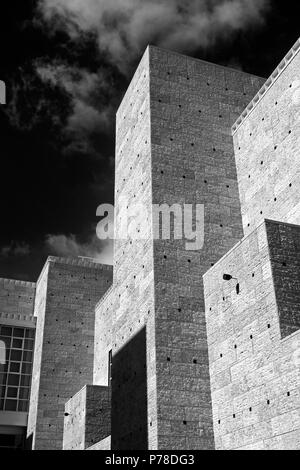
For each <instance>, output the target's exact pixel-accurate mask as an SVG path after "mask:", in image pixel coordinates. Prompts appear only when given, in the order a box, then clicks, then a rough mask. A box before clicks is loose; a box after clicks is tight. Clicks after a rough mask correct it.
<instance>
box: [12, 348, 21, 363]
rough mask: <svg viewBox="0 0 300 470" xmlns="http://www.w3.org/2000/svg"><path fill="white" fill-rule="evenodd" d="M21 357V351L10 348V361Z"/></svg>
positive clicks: (19, 359) (18, 359)
mask: <svg viewBox="0 0 300 470" xmlns="http://www.w3.org/2000/svg"><path fill="white" fill-rule="evenodd" d="M21 359H22V351H21V350H19V349H12V350H11V351H10V360H11V361H21Z"/></svg>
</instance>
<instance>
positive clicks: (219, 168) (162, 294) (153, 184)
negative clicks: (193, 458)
mask: <svg viewBox="0 0 300 470" xmlns="http://www.w3.org/2000/svg"><path fill="white" fill-rule="evenodd" d="M263 82H264V80H262V79H259V78H257V77H253V76H251V75H247V74H243V73H242V72H240V71H234V70H230V69H225V68H224V67H219V66H215V65H213V64H208V63H206V62H203V61H199V60H195V59H192V58H189V57H186V56H182V55H179V54H176V53H171V52H168V51H164V50H162V49H157V48H154V47H150V48H148V49H147V51H146V52H145V54H144V57H143V59H142V61H141V63H140V65H139V67H138V69H137V71H136V73H135V75H134V78H133V80H132V82H131V84H130V86H129V89H128V90H127V93H126V94H125V97H124V99H123V101H122V104H121V106H120V108H119V110H118V113H117V139H116V184H115V206H116V228H115V231H116V233H115V234H116V238H117V240H116V241H115V253H114V287H113V290H112V291H111V292H110V293H109V294H108V296H107V298H106V299H104V300H103V302H100V303H99V306H98V308H97V315H96V342H97V351H98V353H97V354H95V362H97V364H95V367H94V371H95V372H94V376H95V377H96V380H97V383H100V384H102V385H105V384H106V383H107V382H105V380H106V377H107V367H108V353H109V350H110V348H111V349H112V353H113V365H112V437H111V442H112V448H113V449H143V448H149V449H172V448H174V449H196V448H212V447H213V436H212V418H211V404H210V388H209V369H208V357H207V342H206V330H205V315H204V300H203V284H202V274H203V273H204V272H205V271H206V270H207V268H208V267H209V266H211V264H212V263H214V262H216V261H217V260H218V259H219V258H220V257H221V256H222V255H223V254H224V253H226V251H227V250H228V249H229V248H231V247H232V246H233V245H234V244H235V243H236V242H237V241H238V240H239V239H240V238H241V237H242V234H243V232H242V223H241V214H240V209H239V199H238V188H237V181H236V170H235V163H234V155H233V143H232V137H231V126H232V124H233V122H234V120H235V119H236V118H237V117H238V115H239V114H240V113H241V112H242V110H243V109H244V107H245V106H246V104H247V103H248V102H249V100H250V99H251V98H252V97H253V96H254V94H255V93H256V91H257V90H258V89H259V88H260V86H261V85H262V83H263ZM136 202H137V203H142V204H143V205H144V207H145V209H146V212H145V219H146V220H147V224H148V229H149V230H148V233H147V236H146V237H145V239H144V240H130V239H127V240H121V239H120V238H121V221H122V217H123V216H124V211H125V210H126V208H127V207H129V208H130V207H131V206H132V204H133V203H136ZM153 203H158V204H163V203H168V204H172V203H179V204H183V203H190V204H193V203H194V204H195V203H202V204H205V246H204V249H203V250H202V251H200V252H199V251H198V252H196V251H186V250H185V246H184V242H183V241H182V240H180V241H174V240H172V241H167V240H157V241H155V242H153V230H154V229H155V226H154V225H153V224H154V222H153V221H152V215H153V214H152V204H153ZM103 312H107V314H106V315H107V316H106V317H105V314H104V313H103ZM109 312H110V313H109ZM110 319H111V320H110ZM105 325H106V326H105ZM97 331H98V333H97ZM95 351H96V349H95ZM103 357H104V360H103Z"/></svg>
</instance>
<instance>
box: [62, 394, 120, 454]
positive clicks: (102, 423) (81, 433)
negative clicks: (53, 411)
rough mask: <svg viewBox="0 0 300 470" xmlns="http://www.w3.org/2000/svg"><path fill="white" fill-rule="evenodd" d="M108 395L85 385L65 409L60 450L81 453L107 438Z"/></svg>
mask: <svg viewBox="0 0 300 470" xmlns="http://www.w3.org/2000/svg"><path fill="white" fill-rule="evenodd" d="M110 403H111V397H110V391H109V388H108V387H100V386H97V385H86V386H85V387H83V388H82V389H81V390H80V391H79V392H78V393H76V395H75V396H74V397H73V398H71V400H69V401H68V402H67V403H66V405H65V419H64V440H63V449H64V450H85V449H86V448H88V447H91V446H93V445H94V444H96V443H98V442H99V441H101V440H103V439H106V438H107V437H108V436H110V430H111V426H110V416H111V410H110Z"/></svg>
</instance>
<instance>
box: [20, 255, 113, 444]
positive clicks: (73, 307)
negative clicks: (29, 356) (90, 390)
mask: <svg viewBox="0 0 300 470" xmlns="http://www.w3.org/2000/svg"><path fill="white" fill-rule="evenodd" d="M111 282H112V268H111V266H105V265H101V264H97V263H95V262H92V261H88V260H85V259H64V258H54V257H50V258H48V260H47V262H46V265H45V267H44V270H43V271H42V274H41V276H40V278H39V280H38V282H37V289H36V301H35V314H36V316H37V328H36V342H35V351H34V363H33V376H32V388H31V399H30V409H29V419H28V430H27V434H28V436H30V435H31V434H32V441H33V448H34V449H62V445H63V444H62V443H63V424H64V407H65V403H66V402H67V401H68V400H69V399H70V398H71V397H72V396H73V395H74V394H75V393H76V392H77V391H78V390H80V388H82V387H83V386H84V385H85V384H87V383H92V378H93V357H94V324H95V305H96V303H97V301H98V300H99V298H100V297H101V296H102V295H103V294H104V293H105V291H106V290H107V289H108V288H109V286H110V284H111Z"/></svg>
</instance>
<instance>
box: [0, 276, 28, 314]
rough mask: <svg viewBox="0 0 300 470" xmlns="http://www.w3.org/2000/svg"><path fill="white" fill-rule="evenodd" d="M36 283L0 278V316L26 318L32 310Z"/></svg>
mask: <svg viewBox="0 0 300 470" xmlns="http://www.w3.org/2000/svg"><path fill="white" fill-rule="evenodd" d="M35 288H36V285H35V283H33V282H25V281H15V280H13V279H3V278H0V315H1V318H3V319H5V318H7V319H8V320H9V319H15V320H28V319H32V317H33V312H34V298H35Z"/></svg>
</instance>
